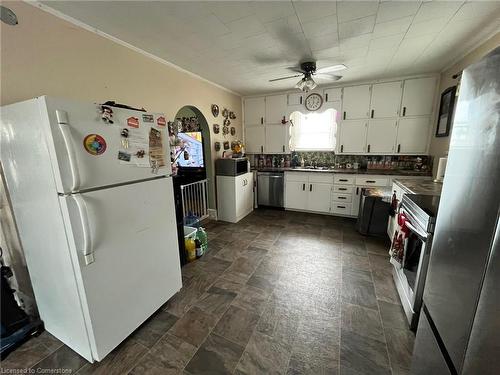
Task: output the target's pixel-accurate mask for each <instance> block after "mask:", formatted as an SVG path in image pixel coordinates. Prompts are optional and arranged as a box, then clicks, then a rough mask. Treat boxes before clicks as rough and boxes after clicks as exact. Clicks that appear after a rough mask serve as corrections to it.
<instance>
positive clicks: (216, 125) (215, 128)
mask: <svg viewBox="0 0 500 375" xmlns="http://www.w3.org/2000/svg"><path fill="white" fill-rule="evenodd" d="M213 126H214V134H219V132H220V125H219V124H214V125H213Z"/></svg>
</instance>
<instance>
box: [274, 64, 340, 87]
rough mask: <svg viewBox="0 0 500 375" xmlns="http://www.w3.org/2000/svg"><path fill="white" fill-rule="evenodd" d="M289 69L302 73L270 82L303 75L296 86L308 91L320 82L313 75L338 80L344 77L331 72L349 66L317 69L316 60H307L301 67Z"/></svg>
mask: <svg viewBox="0 0 500 375" xmlns="http://www.w3.org/2000/svg"><path fill="white" fill-rule="evenodd" d="M288 69H290V70H292V71H294V72H297V73H300V74H294V75H292V76H287V77H281V78H274V79H270V80H269V82H275V81H281V80H283V79H290V78H296V77H300V76H303V77H302V79H301V80H300V81H299V82H297V84H296V85H295V87H296V88H298V89H300V90H302V91H304V92H308V91H310V90H313V89H314V88H315V87H316V86H318V84H317V83H316V82H315V81H314V79H313V76H317V77H322V78H327V79H330V80H332V81H338V80H339V79H341V78H342V76H339V75H336V74H331V73H333V72H337V71H340V70H344V69H347V66H345V65H344V64H338V65H331V66H325V67H323V68H320V69H316V62H315V61H306V62H303V63H301V64H300V67H299V68H297V67H291V68H288Z"/></svg>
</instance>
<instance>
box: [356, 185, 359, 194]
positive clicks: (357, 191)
mask: <svg viewBox="0 0 500 375" xmlns="http://www.w3.org/2000/svg"><path fill="white" fill-rule="evenodd" d="M356 195H359V187H357V188H356Z"/></svg>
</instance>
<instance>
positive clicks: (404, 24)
mask: <svg viewBox="0 0 500 375" xmlns="http://www.w3.org/2000/svg"><path fill="white" fill-rule="evenodd" d="M411 22H412V17H404V18H398V19H397V20H393V21H388V22H382V23H377V24H375V27H374V29H373V37H374V38H380V37H383V36H389V35H395V34H401V33H406V31H407V30H408V28H409V27H410V24H411Z"/></svg>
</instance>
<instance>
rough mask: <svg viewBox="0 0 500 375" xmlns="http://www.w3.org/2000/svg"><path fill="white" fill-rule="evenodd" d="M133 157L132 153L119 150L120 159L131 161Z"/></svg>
mask: <svg viewBox="0 0 500 375" xmlns="http://www.w3.org/2000/svg"><path fill="white" fill-rule="evenodd" d="M131 158H132V155H130V154H129V153H128V152H124V151H118V160H122V161H130V159H131Z"/></svg>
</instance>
